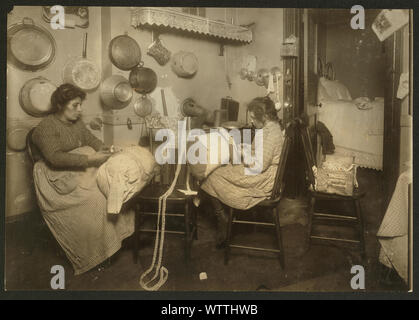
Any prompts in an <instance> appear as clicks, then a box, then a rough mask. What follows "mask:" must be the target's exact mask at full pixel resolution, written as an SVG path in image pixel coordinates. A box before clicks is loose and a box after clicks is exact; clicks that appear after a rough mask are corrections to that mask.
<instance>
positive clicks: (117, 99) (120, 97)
mask: <svg viewBox="0 0 419 320" xmlns="http://www.w3.org/2000/svg"><path fill="white" fill-rule="evenodd" d="M132 95H133V92H132V88H131V86H130V84H129V82H128V80H127V79H125V78H124V77H123V76H120V75H113V76H110V77H109V78H107V79H106V80H105V81H103V82H102V84H101V86H100V98H101V100H102V102H103V103H104V104H105V105H106V106H107V107H110V108H112V109H123V108H125V107H126V106H127V105H129V103H130V102H131V99H132Z"/></svg>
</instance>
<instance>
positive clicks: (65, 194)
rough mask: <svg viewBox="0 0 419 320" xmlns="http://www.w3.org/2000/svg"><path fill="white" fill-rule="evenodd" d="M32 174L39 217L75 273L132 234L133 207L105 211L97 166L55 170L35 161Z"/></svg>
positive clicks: (92, 264)
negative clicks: (97, 181)
mask: <svg viewBox="0 0 419 320" xmlns="http://www.w3.org/2000/svg"><path fill="white" fill-rule="evenodd" d="M33 173H34V183H35V190H36V194H37V200H38V205H39V207H40V209H41V212H42V215H43V218H44V219H45V221H46V223H47V225H48V227H49V228H50V230H51V232H52V233H53V235H54V237H55V238H56V239H57V241H58V243H59V244H60V245H61V247H62V248H63V250H64V251H65V253H66V255H67V257H68V259H69V260H70V262H71V264H72V265H73V268H74V271H75V274H76V275H78V274H81V273H83V272H86V271H88V270H90V269H91V268H93V267H95V266H96V265H98V264H100V263H101V262H103V261H104V260H106V259H107V258H109V257H110V256H112V255H113V254H114V253H116V252H117V251H118V250H119V249H120V248H121V243H122V240H123V239H125V238H127V237H129V236H130V235H132V234H133V232H134V212H133V210H126V211H125V212H124V211H122V212H121V213H120V214H118V215H110V214H107V210H106V198H105V196H104V195H103V194H102V192H101V191H100V190H99V188H98V185H97V183H96V173H97V168H88V169H86V170H83V171H56V170H52V169H50V168H49V167H48V166H47V165H46V164H45V163H44V162H43V161H38V162H37V163H36V164H35V166H34V172H33Z"/></svg>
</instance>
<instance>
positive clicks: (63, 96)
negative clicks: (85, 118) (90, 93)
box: [51, 83, 86, 113]
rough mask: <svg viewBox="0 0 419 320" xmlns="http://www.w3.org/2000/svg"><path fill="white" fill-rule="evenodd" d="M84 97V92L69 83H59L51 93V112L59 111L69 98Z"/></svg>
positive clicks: (82, 98)
mask: <svg viewBox="0 0 419 320" xmlns="http://www.w3.org/2000/svg"><path fill="white" fill-rule="evenodd" d="M77 97H79V98H80V99H81V100H84V99H85V98H86V93H85V92H84V91H82V90H81V89H79V88H77V87H76V86H74V85H72V84H70V83H64V84H62V85H60V86H59V87H58V88H57V89H56V90H55V91H54V92H53V94H52V95H51V106H52V112H54V113H55V112H59V111H61V109H62V108H63V107H64V106H65V105H66V104H67V103H68V102H69V101H71V100H73V99H75V98H77Z"/></svg>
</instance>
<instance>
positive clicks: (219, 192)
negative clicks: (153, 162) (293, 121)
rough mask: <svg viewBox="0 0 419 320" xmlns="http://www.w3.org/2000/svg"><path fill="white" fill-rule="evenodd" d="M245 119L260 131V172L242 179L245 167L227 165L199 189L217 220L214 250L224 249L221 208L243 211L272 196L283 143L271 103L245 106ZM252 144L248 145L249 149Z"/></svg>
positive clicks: (224, 216)
mask: <svg viewBox="0 0 419 320" xmlns="http://www.w3.org/2000/svg"><path fill="white" fill-rule="evenodd" d="M248 111H249V117H250V120H251V122H252V123H253V125H254V127H255V128H256V129H263V161H261V162H262V163H260V167H261V172H260V173H257V174H254V175H246V173H245V168H246V164H238V165H234V164H228V165H226V166H222V167H219V168H218V169H216V170H215V171H213V172H212V173H211V174H210V175H209V176H208V177H207V178H206V180H205V181H204V182H203V184H202V186H201V189H202V190H204V191H205V192H206V193H207V194H208V195H209V196H210V198H211V202H212V205H213V207H214V210H215V214H216V216H217V247H218V248H222V247H223V246H224V245H225V239H226V231H227V221H228V216H227V214H226V212H225V210H224V206H223V204H226V205H228V206H230V207H232V208H236V209H240V210H247V209H250V208H252V207H254V206H255V205H256V204H258V203H259V202H261V201H263V200H265V199H267V198H268V197H269V196H270V195H271V192H272V189H273V185H274V179H275V173H276V170H277V166H278V163H279V158H280V154H281V150H282V145H283V142H284V137H283V134H282V131H281V127H280V125H279V119H278V116H277V112H276V109H275V105H274V102H273V101H272V100H271V99H270V98H269V97H261V98H255V99H253V100H252V101H251V102H250V103H249V105H248ZM254 147H255V141H253V143H252V149H254Z"/></svg>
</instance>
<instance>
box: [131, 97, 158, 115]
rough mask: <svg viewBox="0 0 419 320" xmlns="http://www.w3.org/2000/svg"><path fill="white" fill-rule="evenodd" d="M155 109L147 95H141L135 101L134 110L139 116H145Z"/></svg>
mask: <svg viewBox="0 0 419 320" xmlns="http://www.w3.org/2000/svg"><path fill="white" fill-rule="evenodd" d="M152 111H153V102H152V101H151V99H150V98H148V97H147V96H146V95H143V96H141V97H140V98H138V99H137V100H136V101H135V102H134V112H135V114H136V115H137V116H139V117H141V118H145V117H146V116H148V115H150V114H151V113H152Z"/></svg>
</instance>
